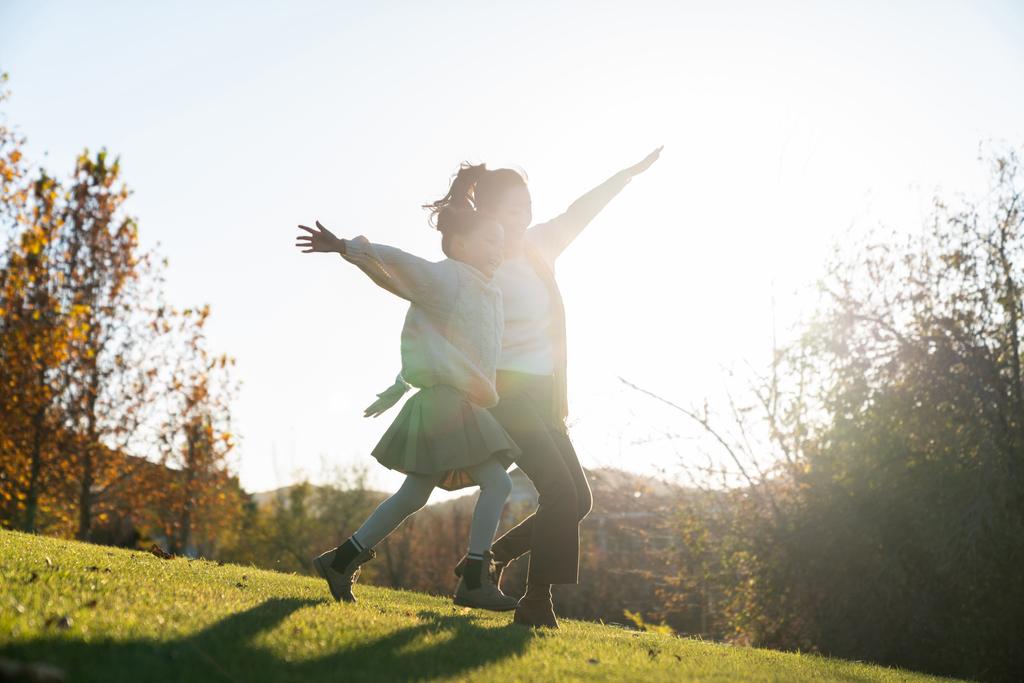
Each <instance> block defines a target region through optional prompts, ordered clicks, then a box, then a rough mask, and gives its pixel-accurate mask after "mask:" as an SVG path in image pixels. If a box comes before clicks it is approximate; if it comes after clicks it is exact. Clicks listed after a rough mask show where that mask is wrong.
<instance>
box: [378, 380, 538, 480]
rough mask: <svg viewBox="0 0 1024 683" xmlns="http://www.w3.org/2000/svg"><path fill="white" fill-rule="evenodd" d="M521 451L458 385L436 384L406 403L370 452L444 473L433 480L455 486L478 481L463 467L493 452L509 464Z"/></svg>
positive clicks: (407, 467)
mask: <svg viewBox="0 0 1024 683" xmlns="http://www.w3.org/2000/svg"><path fill="white" fill-rule="evenodd" d="M521 452H522V451H520V450H519V447H518V446H516V444H515V442H514V441H512V438H511V437H510V436H509V435H508V433H506V432H505V430H504V429H503V428H502V426H501V425H499V424H498V422H497V420H495V419H494V418H493V417H492V416H491V414H490V413H489V412H488V411H487V410H486V409H484V408H481V407H480V406H478V405H475V404H473V403H472V402H471V401H470V400H469V399H468V398H467V397H466V395H465V394H464V393H462V392H461V391H459V390H458V389H456V388H454V387H451V386H448V385H446V384H437V385H434V386H432V387H428V388H426V389H420V390H419V391H417V392H416V393H415V394H413V396H412V397H411V398H410V399H409V400H408V401H406V402H405V405H404V406H402V410H401V411H400V412H399V413H398V417H396V418H395V421H394V422H392V423H391V426H390V427H388V430H387V431H386V432H384V436H383V437H382V438H381V440H380V442H378V443H377V446H376V447H375V448H374V449H373V457H375V458H377V461H378V462H379V463H380V464H381V465H384V466H385V467H387V468H389V469H392V470H397V471H398V472H403V473H405V474H438V473H443V474H444V476H442V477H441V481H440V483H438V484H437V485H438V486H439V487H441V488H443V489H447V490H449V491H454V490H456V489H461V488H465V487H467V486H475V485H476V482H475V481H474V480H473V478H472V477H470V476H469V474H467V473H466V472H465V471H464V470H463V469H462V468H464V467H469V466H471V465H478V464H480V463H482V462H483V461H484V460H487V458H490V457H491V456H496V457H498V458H499V460H501V461H502V462H503V463H505V464H506V466H507V465H508V464H509V463H510V462H511V461H512V460H513V459H515V458H516V457H517V456H518V455H519V454H520V453H521Z"/></svg>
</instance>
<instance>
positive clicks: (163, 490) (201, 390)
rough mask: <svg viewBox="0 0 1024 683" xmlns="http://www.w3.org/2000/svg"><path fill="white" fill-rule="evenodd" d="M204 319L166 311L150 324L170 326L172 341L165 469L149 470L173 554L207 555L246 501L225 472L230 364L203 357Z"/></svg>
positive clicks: (197, 312) (154, 508)
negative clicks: (192, 549) (193, 552)
mask: <svg viewBox="0 0 1024 683" xmlns="http://www.w3.org/2000/svg"><path fill="white" fill-rule="evenodd" d="M209 315H210V309H209V307H205V306H204V307H203V308H201V309H189V310H185V311H183V312H181V313H178V312H176V311H174V310H171V309H165V310H164V311H162V314H161V319H160V320H158V321H156V322H155V323H154V324H156V325H167V324H170V325H172V326H173V327H174V328H175V329H173V330H170V331H171V332H172V333H173V334H174V336H175V338H176V339H177V343H176V345H175V347H174V349H173V353H172V354H170V356H171V357H170V359H169V361H170V362H169V367H170V368H171V370H170V372H169V376H168V377H166V378H165V379H164V382H163V386H165V387H166V393H165V394H164V396H163V397H162V402H163V405H162V414H163V415H164V420H163V421H162V424H161V425H160V429H159V437H158V438H159V443H160V449H161V458H160V464H161V465H162V467H161V468H160V469H155V470H153V473H155V474H156V475H157V478H158V481H157V482H156V483H155V485H154V486H153V489H154V492H153V496H152V503H151V504H150V506H149V507H150V510H151V512H155V513H156V514H155V517H156V519H155V520H154V522H155V524H156V526H157V527H158V528H159V529H160V530H161V531H162V535H163V536H164V537H165V538H166V539H167V543H168V546H169V549H170V551H171V552H172V553H177V554H184V553H185V552H186V551H187V550H188V549H189V548H190V547H192V546H194V547H195V548H196V549H197V550H198V551H200V552H203V553H204V554H208V555H212V554H213V551H214V549H215V544H216V543H217V541H218V540H219V538H220V537H221V536H222V534H224V533H226V532H227V531H228V530H229V529H231V528H232V527H233V526H234V525H235V524H237V522H238V519H239V516H240V514H241V506H242V502H243V501H242V497H241V489H240V488H239V487H238V485H237V481H235V480H234V479H233V477H232V475H231V473H230V470H229V467H228V465H229V462H228V457H229V454H230V453H231V451H232V449H233V448H234V445H235V442H234V436H233V435H232V433H231V411H230V401H231V398H232V396H233V393H234V391H235V390H236V386H235V385H233V384H232V380H231V377H230V374H229V369H230V368H231V366H232V365H234V359H232V358H228V357H227V356H226V355H220V356H212V355H211V354H209V353H208V351H207V349H206V345H205V337H204V335H203V328H204V325H205V323H206V320H207V318H208V317H209ZM165 331H167V330H166V328H165Z"/></svg>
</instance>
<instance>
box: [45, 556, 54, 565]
mask: <svg viewBox="0 0 1024 683" xmlns="http://www.w3.org/2000/svg"><path fill="white" fill-rule="evenodd" d="M46 566H47V567H52V566H53V560H51V559H50V558H49V557H47V558H46Z"/></svg>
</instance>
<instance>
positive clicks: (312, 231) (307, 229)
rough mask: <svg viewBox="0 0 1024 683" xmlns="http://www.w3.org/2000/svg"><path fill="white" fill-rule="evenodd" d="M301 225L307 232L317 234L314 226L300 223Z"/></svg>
mask: <svg viewBox="0 0 1024 683" xmlns="http://www.w3.org/2000/svg"><path fill="white" fill-rule="evenodd" d="M299 227H300V228H302V229H303V230H305V231H306V232H308V233H310V234H311V235H315V234H316V230H314V229H313V228H307V227H306V226H305V225H300V226H299Z"/></svg>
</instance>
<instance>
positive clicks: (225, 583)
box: [0, 531, 948, 683]
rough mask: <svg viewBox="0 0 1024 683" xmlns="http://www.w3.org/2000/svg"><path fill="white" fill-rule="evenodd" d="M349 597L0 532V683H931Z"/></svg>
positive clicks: (232, 570) (398, 599)
mask: <svg viewBox="0 0 1024 683" xmlns="http://www.w3.org/2000/svg"><path fill="white" fill-rule="evenodd" d="M356 591H357V595H358V597H359V603H358V604H356V605H348V604H337V603H335V602H334V601H333V600H332V599H331V596H330V594H329V592H328V591H327V586H326V584H325V583H324V582H323V581H320V580H318V579H312V578H308V577H300V576H290V575H285V574H277V573H274V572H268V571H261V570H257V569H252V568H248V567H240V566H234V565H223V566H220V565H218V564H216V563H214V562H207V561H204V560H188V559H185V558H180V557H179V558H175V559H170V560H167V559H160V558H158V557H156V556H155V555H152V554H150V553H145V552H138V551H129V550H120V549H114V548H106V547H102V546H94V545H88V544H83V543H75V542H70V541H62V540H58V539H53V538H43V537H38V536H30V535H25V534H20V533H15V532H9V531H0V659H2V660H5V661H3V662H0V679H2V678H3V677H4V674H3V670H4V667H6V670H7V671H11V670H12V669H14V668H17V667H23V665H24V664H25V663H40V662H45V663H48V664H50V665H52V666H54V667H56V668H58V669H59V670H61V671H62V672H63V674H64V677H65V679H66V680H68V681H114V682H120V681H133V682H135V681H239V682H241V681H307V680H308V681H343V682H345V683H349V682H355V681H408V680H422V681H476V682H477V683H480V682H482V681H494V682H499V681H500V682H502V683H505V682H510V681H605V680H609V681H610V680H615V681H680V680H686V681H787V682H791V681H844V682H853V681H865V682H868V681H879V682H883V681H885V682H887V681H902V682H905V681H929V680H940V679H936V678H932V677H928V676H923V675H920V674H914V673H908V672H905V671H895V670H892V669H884V668H879V667H874V666H869V665H864V664H855V663H852V662H844V661H839V660H833V659H826V658H821V657H816V656H801V655H794V654H784V653H779V652H772V651H768V650H757V649H748V648H738V647H727V646H722V645H715V644H711V643H703V642H699V641H694V640H686V639H681V638H674V637H668V636H662V635H657V634H652V633H638V632H635V631H628V630H624V629H620V628H615V627H611V626H603V625H600V624H591V623H587V622H578V621H570V620H563V621H562V622H561V623H562V629H561V630H560V631H557V632H544V631H535V630H533V629H529V628H525V627H522V626H513V625H512V624H511V621H512V615H511V613H505V614H491V613H488V612H481V611H476V610H468V609H463V608H456V607H454V606H453V605H452V603H451V601H450V600H446V599H443V598H434V597H430V596H428V595H422V594H418V593H406V592H401V591H393V590H386V589H382V588H374V587H370V586H358V587H357V589H356ZM38 671H41V675H42V676H43V677H45V674H46V671H45V670H42V669H39V670H38ZM38 679H39V680H42V679H41V678H38ZM947 680H948V679H947Z"/></svg>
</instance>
